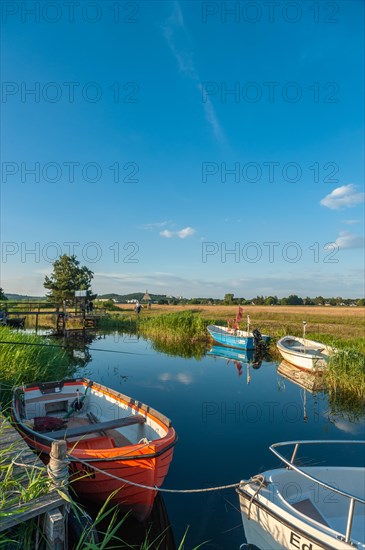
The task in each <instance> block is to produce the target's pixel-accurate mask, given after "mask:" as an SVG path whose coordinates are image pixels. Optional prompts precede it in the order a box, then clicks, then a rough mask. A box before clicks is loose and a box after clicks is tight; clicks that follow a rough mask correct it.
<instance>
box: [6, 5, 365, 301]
mask: <svg viewBox="0 0 365 550" xmlns="http://www.w3.org/2000/svg"><path fill="white" fill-rule="evenodd" d="M34 6H36V8H35V9H36V10H38V11H36V12H35V13H30V12H31V10H32V9H33V10H34ZM2 10H3V11H2V48H1V55H2V60H1V61H2V63H1V65H2V81H3V85H2V97H1V112H2V138H1V142H2V147H1V149H2V179H1V240H2V257H1V286H2V287H3V288H4V289H5V291H6V292H19V293H22V294H36V295H39V294H43V293H44V289H43V280H44V275H45V274H47V273H49V272H50V271H51V268H52V261H53V260H54V259H55V257H56V256H57V254H59V253H69V252H70V251H71V250H73V251H74V252H75V253H76V255H77V257H78V259H79V260H80V262H81V263H82V264H84V265H87V266H88V267H90V268H91V269H92V270H93V271H94V273H95V277H94V283H93V289H94V290H95V291H96V292H98V293H106V292H117V293H122V294H123V293H128V292H137V291H144V290H145V289H148V290H149V292H156V293H163V294H173V295H183V296H187V297H193V296H205V297H210V296H211V297H218V298H219V297H223V296H224V294H225V293H227V292H233V293H234V294H235V296H243V297H246V298H248V297H252V296H256V295H257V294H260V295H261V294H264V295H270V294H276V295H278V296H286V295H288V294H291V293H296V294H299V295H301V296H306V295H309V296H316V295H325V296H330V295H336V296H337V295H341V296H343V297H355V296H363V295H364V287H363V267H364V266H363V259H364V239H363V235H364V225H363V222H364V219H363V212H364V210H363V209H364V204H363V203H364V195H363V183H364V158H363V151H364V127H363V124H364V113H363V94H364V81H363V69H364V53H363V52H364V29H363V20H364V13H363V12H364V4H363V2H362V1H352V0H346V1H345V2H343V1H338V2H331V3H328V2H322V1H320V2H317V3H312V2H309V1H303V2H299V1H298V2H292V3H288V2H279V3H278V4H277V3H270V2H261V1H260V2H249V3H248V2H191V1H188V2H183V1H181V2H177V1H163V2H162V1H161V2H157V1H156V2H149V1H141V2H109V1H108V0H103V2H101V1H100V2H88V1H85V2H80V3H73V2H71V3H69V4H67V3H66V5H65V3H64V2H40V3H34V2H25V3H21V2H4V3H2ZM117 10H119V12H118V11H117ZM229 10H231V13H229ZM232 10H236V11H235V12H233V13H232ZM31 90H33V93H32V92H31ZM70 243H73V244H70ZM328 243H330V244H328ZM331 243H332V244H331Z"/></svg>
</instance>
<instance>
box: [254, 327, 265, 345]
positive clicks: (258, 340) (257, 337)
mask: <svg viewBox="0 0 365 550" xmlns="http://www.w3.org/2000/svg"><path fill="white" fill-rule="evenodd" d="M252 334H253V340H254V344H255V349H256V348H259V347H261V346H262V343H264V341H263V339H262V336H261V332H260V331H259V330H258V329H257V328H254V329H253V331H252Z"/></svg>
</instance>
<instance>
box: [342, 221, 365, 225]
mask: <svg viewBox="0 0 365 550" xmlns="http://www.w3.org/2000/svg"><path fill="white" fill-rule="evenodd" d="M360 222H361V220H344V222H343V223H345V224H347V225H356V224H357V223H360Z"/></svg>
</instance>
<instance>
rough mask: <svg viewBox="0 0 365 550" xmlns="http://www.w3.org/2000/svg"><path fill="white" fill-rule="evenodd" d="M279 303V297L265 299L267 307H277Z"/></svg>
mask: <svg viewBox="0 0 365 550" xmlns="http://www.w3.org/2000/svg"><path fill="white" fill-rule="evenodd" d="M278 302H279V300H278V297H277V296H268V297H267V298H265V306H275V305H276V304H277V303H278Z"/></svg>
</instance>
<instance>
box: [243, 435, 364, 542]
mask: <svg viewBox="0 0 365 550" xmlns="http://www.w3.org/2000/svg"><path fill="white" fill-rule="evenodd" d="M364 444H365V441H333V440H331V441H290V442H284V443H276V444H274V445H272V446H271V447H270V450H271V451H272V452H273V453H274V454H275V455H276V456H277V457H278V458H279V459H280V460H281V461H282V462H283V463H284V464H285V466H286V467H282V468H276V469H273V470H268V471H265V472H263V473H262V474H259V475H256V476H254V477H252V478H251V479H249V480H246V481H245V480H244V481H241V482H240V485H239V487H238V488H237V492H238V495H239V500H240V507H241V515H242V521H243V526H244V530H245V536H246V539H247V543H248V544H254V545H256V546H257V547H258V548H261V549H262V550H268V549H270V550H289V549H290V550H294V549H298V550H330V549H334V550H347V549H348V550H350V549H352V550H354V549H356V550H360V549H362V550H363V549H365V467H364V466H363V465H362V466H361V467H349V466H326V465H324V464H323V461H322V456H321V459H319V462H320V465H318V466H316V465H311V466H304V467H302V466H301V467H299V466H297V465H295V464H294V460H295V458H296V457H297V454H298V449H299V447H300V448H301V449H302V448H305V449H308V447H307V446H311V445H331V450H332V458H333V457H334V456H339V455H340V453H337V454H336V451H338V449H339V446H343V447H342V450H345V452H346V454H347V455H349V454H350V453H351V451H352V450H353V449H354V448H355V446H359V447H360V446H361V445H362V446H364ZM278 447H289V448H290V447H293V452H292V456H291V458H289V459H288V458H286V457H284V456H283V455H282V454H280V453H279V451H278V450H277V448H278ZM332 447H333V448H332ZM350 447H351V449H350ZM312 450H313V448H312ZM316 450H317V449H316ZM358 450H359V451H360V449H358ZM348 451H350V452H348ZM361 451H362V454H361V457H363V456H364V454H363V452H364V450H363V448H362V449H361ZM311 456H312V455H311ZM351 456H353V455H352V454H351ZM307 460H308V459H307ZM312 462H313V460H312V459H311V464H312ZM362 464H363V461H362Z"/></svg>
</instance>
